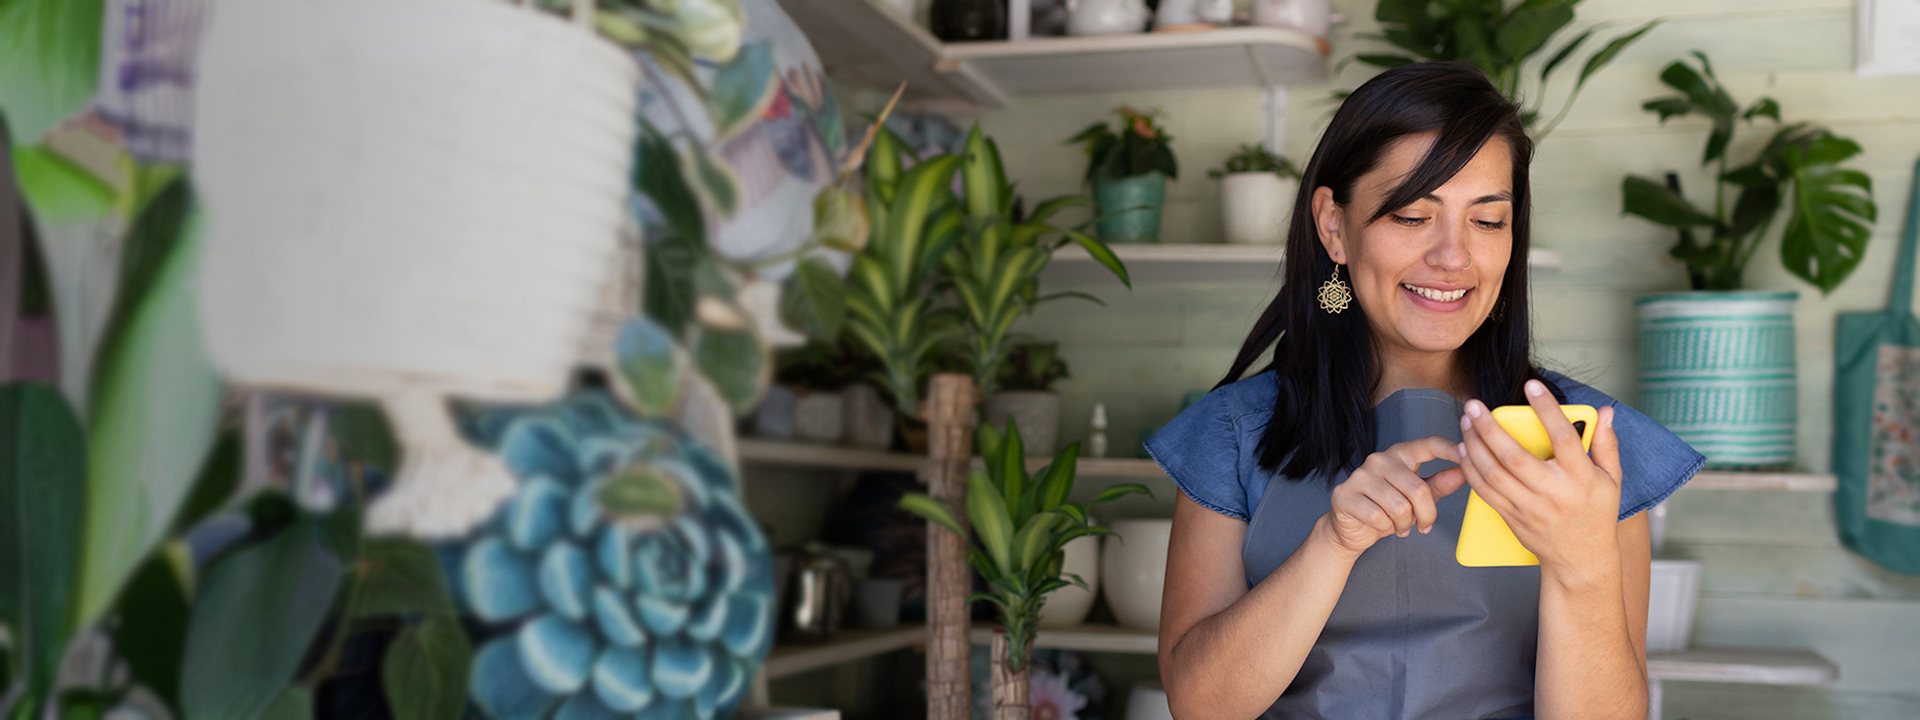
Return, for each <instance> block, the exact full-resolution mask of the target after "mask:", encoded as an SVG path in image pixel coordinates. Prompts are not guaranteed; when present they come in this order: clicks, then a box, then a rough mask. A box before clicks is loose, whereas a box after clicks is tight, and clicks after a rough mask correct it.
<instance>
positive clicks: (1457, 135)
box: [1215, 62, 1561, 484]
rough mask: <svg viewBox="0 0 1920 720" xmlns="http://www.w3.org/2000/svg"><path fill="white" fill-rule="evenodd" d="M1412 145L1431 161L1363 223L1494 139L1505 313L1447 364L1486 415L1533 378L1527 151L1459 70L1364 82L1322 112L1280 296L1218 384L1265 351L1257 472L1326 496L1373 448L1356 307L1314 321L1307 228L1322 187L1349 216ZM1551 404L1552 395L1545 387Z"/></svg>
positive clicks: (1374, 369)
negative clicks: (1270, 392)
mask: <svg viewBox="0 0 1920 720" xmlns="http://www.w3.org/2000/svg"><path fill="white" fill-rule="evenodd" d="M1425 132H1437V133H1438V138H1437V139H1435V141H1434V143H1433V148H1432V149H1431V150H1428V151H1427V155H1426V157H1424V158H1422V159H1421V160H1420V164H1419V165H1418V166H1417V167H1415V168H1414V170H1413V172H1411V173H1409V174H1408V175H1407V176H1406V179H1405V180H1403V181H1401V183H1400V186H1399V187H1397V188H1394V190H1393V191H1392V192H1391V193H1389V194H1388V196H1387V199H1386V202H1384V203H1382V204H1381V205H1380V207H1379V208H1378V209H1377V210H1375V211H1374V212H1373V214H1372V216H1371V217H1369V218H1368V219H1367V223H1369V224H1370V223H1373V222H1375V221H1377V220H1379V219H1381V218H1382V217H1385V216H1386V215H1387V213H1390V212H1393V211H1395V210H1398V209H1400V208H1403V207H1406V206H1407V205H1410V204H1412V203H1413V202H1415V201H1417V200H1419V199H1420V198H1421V197H1422V196H1425V195H1427V194H1429V193H1431V192H1433V191H1434V190H1436V189H1438V188H1439V187H1440V186H1441V185H1445V184H1446V183H1447V181H1448V180H1451V179H1452V178H1453V176H1454V174H1455V173H1458V172H1460V169H1461V168H1463V167H1465V166H1466V165H1467V163H1468V162H1469V161H1471V160H1472V159H1473V156H1474V155H1476V154H1478V153H1479V151H1480V148H1481V147H1482V146H1483V145H1485V144H1486V143H1487V141H1489V140H1491V139H1493V138H1494V137H1500V138H1503V139H1505V140H1506V142H1507V147H1508V148H1509V149H1510V150H1511V151H1512V153H1513V219H1512V222H1513V225H1512V228H1513V256H1512V258H1511V259H1510V260H1509V261H1508V263H1507V274H1506V279H1505V281H1504V282H1503V283H1502V284H1501V289H1500V294H1501V296H1500V298H1499V299H1497V300H1495V307H1499V306H1500V304H1501V303H1504V304H1505V311H1504V318H1503V319H1501V320H1493V319H1488V320H1487V322H1485V323H1482V324H1481V326H1480V328H1479V329H1478V330H1475V331H1474V333H1473V335H1472V337H1469V338H1467V341H1466V343H1465V344H1464V345H1462V346H1461V348H1460V352H1461V361H1462V365H1463V366H1464V367H1465V368H1466V371H1467V373H1468V377H1469V383H1470V387H1471V389H1472V392H1473V394H1474V396H1475V397H1477V398H1480V399H1481V400H1483V401H1485V402H1486V403H1487V404H1488V405H1504V404H1510V403H1522V402H1526V397H1525V394H1524V385H1525V383H1526V381H1527V379H1529V378H1537V377H1539V371H1538V370H1537V369H1536V368H1535V367H1534V366H1533V363H1532V358H1531V356H1530V349H1529V346H1528V339H1527V335H1528V324H1527V241H1528V228H1529V224H1530V223H1529V221H1530V220H1531V217H1530V216H1531V209H1532V207H1531V206H1532V193H1531V191H1530V188H1529V181H1528V174H1527V166H1528V164H1529V163H1530V162H1532V159H1533V141H1532V140H1531V139H1529V138H1528V137H1527V131H1526V126H1525V124H1524V123H1522V122H1521V120H1520V108H1519V106H1517V105H1515V104H1514V103H1513V102H1512V101H1510V100H1508V99H1507V98H1506V97H1505V96H1502V95H1501V94H1500V92H1499V91H1498V90H1495V89H1494V87H1493V84H1492V83H1490V82H1488V81H1487V77H1486V75H1484V74H1482V73H1481V72H1480V70H1479V69H1477V68H1475V67H1473V66H1471V65H1467V64H1465V63H1456V62H1421V63H1413V64H1410V65H1403V66H1400V67H1397V68H1394V69H1391V70H1388V71H1386V72H1384V73H1381V74H1380V75H1379V76H1377V77H1375V78H1373V79H1372V80H1368V81H1367V82H1366V84H1364V85H1361V86H1360V88H1359V89H1357V90H1354V91H1353V94H1351V95H1348V96H1347V99H1346V101H1345V102H1343V103H1341V105H1340V110H1339V111H1338V112H1336V113H1334V116H1333V121H1332V122H1331V123H1329V124H1328V126H1327V131H1326V134H1325V135H1323V136H1322V137H1321V138H1320V146H1319V147H1318V148H1315V149H1314V151H1313V159H1312V160H1310V161H1308V162H1307V167H1306V170H1305V172H1304V173H1303V176H1302V178H1301V180H1300V191H1299V193H1298V195H1297V197H1296V198H1295V199H1294V204H1293V207H1294V211H1293V221H1292V223H1291V224H1290V225H1289V226H1288V228H1287V248H1286V252H1287V254H1286V258H1287V259H1286V263H1285V267H1284V269H1283V271H1282V273H1283V275H1282V280H1281V285H1280V294H1279V295H1278V296H1277V297H1275V298H1274V299H1273V302H1272V303H1271V304H1269V305H1268V306H1267V309H1266V312H1264V313H1261V315H1260V320H1259V322H1257V323H1255V324H1254V326H1253V332H1251V333H1249V334H1248V335H1247V340H1246V342H1245V343H1244V344H1242V345H1241V346H1240V353H1239V355H1237V356H1236V357H1235V358H1234V360H1233V369H1231V370H1229V371H1227V376H1226V377H1225V378H1224V379H1222V380H1221V381H1220V383H1219V385H1225V384H1227V383H1230V382H1233V381H1235V380H1238V379H1239V378H1240V377H1241V375H1242V374H1243V373H1245V372H1246V370H1247V368H1248V367H1250V366H1251V365H1253V363H1254V361H1256V360H1258V359H1259V358H1260V357H1261V356H1262V355H1265V354H1266V352H1267V349H1268V348H1273V351H1274V353H1273V361H1272V363H1271V364H1270V365H1269V367H1270V368H1273V369H1275V370H1277V372H1276V373H1275V375H1276V376H1277V378H1276V379H1277V382H1278V384H1279V390H1280V393H1279V398H1278V400H1277V402H1275V403H1274V407H1273V418H1272V420H1271V421H1270V422H1269V423H1268V424H1267V430H1266V432H1265V433H1264V434H1263V435H1262V436H1261V438H1260V446H1259V448H1258V453H1259V459H1260V460H1259V462H1260V466H1261V467H1263V468H1266V469H1268V470H1278V471H1279V472H1281V473H1283V474H1285V475H1287V476H1288V477H1292V478H1294V479H1305V478H1306V477H1308V476H1309V475H1310V474H1312V473H1314V472H1319V473H1321V474H1322V475H1323V476H1324V477H1325V478H1326V480H1327V482H1328V483H1329V484H1331V483H1332V482H1333V478H1334V475H1335V473H1337V472H1338V471H1339V470H1340V469H1342V468H1345V467H1348V466H1349V465H1351V464H1352V463H1354V462H1356V461H1357V460H1358V459H1359V458H1361V457H1363V456H1364V455H1365V454H1366V453H1368V452H1371V451H1372V449H1373V441H1374V437H1373V433H1374V427H1373V414H1372V412H1371V408H1372V404H1373V403H1372V397H1373V393H1374V391H1375V390H1376V389H1377V387H1378V383H1379V381H1380V364H1379V357H1378V355H1377V354H1376V351H1375V348H1374V346H1373V333H1372V331H1371V330H1370V329H1369V326H1368V324H1367V313H1366V310H1365V308H1362V307H1360V305H1359V304H1358V303H1355V304H1353V305H1352V306H1350V307H1348V308H1347V311H1346V312H1343V313H1340V314H1337V315H1336V314H1331V313H1328V312H1326V311H1324V310H1322V309H1320V305H1319V301H1318V293H1319V287H1320V284H1321V283H1323V282H1325V281H1326V279H1327V278H1329V277H1332V276H1333V273H1334V262H1333V259H1332V258H1331V257H1328V256H1327V250H1326V248H1325V246H1323V245H1321V243H1320V236H1319V232H1318V231H1317V230H1316V227H1315V223H1314V219H1313V192H1314V190H1315V189H1316V188H1321V187H1326V188H1330V189H1332V190H1333V200H1334V202H1336V203H1339V204H1341V205H1347V204H1349V203H1351V202H1352V201H1353V200H1354V197H1353V190H1354V185H1355V184H1356V182H1357V181H1358V180H1359V179H1360V176H1362V175H1365V174H1367V173H1368V172H1370V171H1372V170H1373V169H1374V167H1375V166H1377V165H1378V164H1379V163H1380V159H1381V157H1382V156H1384V155H1385V154H1386V152H1387V150H1388V148H1389V147H1390V146H1392V144H1393V142H1394V141H1395V140H1398V139H1400V138H1402V137H1405V136H1407V135H1412V134H1416V133H1425ZM1219 385H1216V386H1215V387H1219ZM1547 387H1549V388H1553V384H1552V383H1547ZM1554 394H1555V395H1556V396H1558V395H1561V393H1560V391H1559V389H1558V388H1554Z"/></svg>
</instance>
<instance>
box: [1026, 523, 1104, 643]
mask: <svg viewBox="0 0 1920 720" xmlns="http://www.w3.org/2000/svg"><path fill="white" fill-rule="evenodd" d="M1061 551H1062V552H1064V553H1066V557H1065V558H1064V560H1063V561H1062V562H1061V564H1060V573H1061V575H1062V576H1066V575H1079V576H1080V579H1081V580H1084V581H1086V583H1087V586H1086V587H1084V588H1083V587H1080V586H1078V585H1068V586H1066V587H1063V588H1060V589H1059V590H1055V591H1053V592H1050V593H1047V602H1046V604H1044V605H1041V606H1040V627H1068V626H1072V625H1079V624H1080V623H1082V622H1085V621H1086V619H1087V613H1088V612H1091V611H1092V610H1093V598H1094V594H1095V593H1096V592H1099V590H1100V542H1099V541H1098V540H1095V539H1094V537H1093V536H1092V535H1086V536H1082V537H1077V538H1074V539H1073V540H1070V541H1068V542H1067V545H1066V547H1064V548H1061ZM1062 579H1065V578H1064V577H1063V578H1062Z"/></svg>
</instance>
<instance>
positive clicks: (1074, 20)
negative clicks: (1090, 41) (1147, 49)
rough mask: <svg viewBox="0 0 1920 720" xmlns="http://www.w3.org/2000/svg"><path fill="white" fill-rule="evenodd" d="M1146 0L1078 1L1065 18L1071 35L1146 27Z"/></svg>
mask: <svg viewBox="0 0 1920 720" xmlns="http://www.w3.org/2000/svg"><path fill="white" fill-rule="evenodd" d="M1148 12H1149V11H1148V10H1147V3H1146V0H1079V6H1078V7H1075V8H1074V9H1073V15H1072V17H1069V18H1068V19H1067V33H1068V34H1070V35H1122V34H1126V33H1137V32H1140V31H1142V30H1145V29H1146V28H1147V19H1148V18H1149V17H1150V15H1149V14H1148Z"/></svg>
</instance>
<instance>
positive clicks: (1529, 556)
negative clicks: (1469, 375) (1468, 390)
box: [1453, 405, 1600, 567]
mask: <svg viewBox="0 0 1920 720" xmlns="http://www.w3.org/2000/svg"><path fill="white" fill-rule="evenodd" d="M1560 411H1561V412H1563V413H1565V414H1566V416H1567V420H1569V421H1572V422H1574V423H1576V424H1578V423H1585V425H1576V427H1580V447H1581V448H1583V449H1587V450H1591V449H1593V428H1594V426H1595V425H1598V424H1600V411H1598V410H1595V409H1593V406H1592V405H1561V406H1560ZM1493 419H1494V421H1496V422H1498V423H1500V427H1503V428H1506V430H1507V433H1508V434H1509V435H1512V436H1513V439H1515V440H1518V441H1519V442H1520V447H1523V448H1526V449H1527V452H1530V453H1533V456H1534V457H1537V458H1540V459H1542V460H1546V459H1550V458H1552V457H1553V441H1552V439H1550V438H1548V437H1547V426H1545V425H1542V424H1540V416H1539V415H1538V414H1535V413H1534V411H1533V406H1531V405H1507V406H1504V407H1497V408H1494V409H1493ZM1453 557H1454V559H1455V560H1458V561H1460V564H1461V565H1465V566H1467V567H1513V566H1519V565H1539V564H1540V558H1538V557H1535V556H1534V554H1533V552H1532V551H1529V550H1527V548H1526V546H1525V545H1521V544H1520V539H1519V538H1517V537H1514V535H1513V528H1511V527H1508V526H1507V520H1506V518H1503V517H1500V513H1499V512H1498V511H1496V510H1494V509H1493V506H1492V505H1488V504H1487V501H1485V500H1481V499H1480V495H1479V494H1478V493H1472V492H1469V493H1468V495H1467V514H1466V516H1465V517H1463V518H1461V520H1460V544H1459V545H1457V546H1455V547H1454V551H1453Z"/></svg>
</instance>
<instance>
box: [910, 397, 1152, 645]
mask: <svg viewBox="0 0 1920 720" xmlns="http://www.w3.org/2000/svg"><path fill="white" fill-rule="evenodd" d="M977 439H978V441H979V444H980V456H981V459H982V461H983V462H984V464H985V466H986V469H985V470H974V471H973V472H971V473H968V474H967V507H966V511H967V515H966V516H967V520H968V522H970V523H971V524H972V526H973V536H972V542H971V544H970V547H969V548H968V550H967V564H969V565H971V566H973V569H974V570H975V571H977V572H979V573H980V574H981V575H982V576H984V577H985V578H986V579H987V584H988V586H989V589H988V590H987V592H984V593H976V594H975V595H973V596H972V597H971V598H969V601H970V602H971V601H981V600H984V601H986V602H990V603H993V605H994V607H995V609H997V610H998V611H999V613H1000V621H1001V624H1002V625H1003V626H1004V627H1005V628H1006V631H1007V638H1008V657H1007V658H1005V660H1006V662H1007V663H1008V666H1009V667H1010V668H1011V669H1012V670H1013V671H1014V672H1019V671H1021V670H1023V669H1024V668H1025V667H1026V664H1027V652H1028V649H1029V648H1030V647H1031V645H1032V642H1033V636H1034V629H1035V623H1037V622H1038V621H1039V618H1040V607H1041V605H1042V604H1044V603H1045V602H1046V596H1047V593H1050V592H1053V591H1055V590H1059V589H1060V588H1064V587H1067V586H1068V585H1077V586H1080V587H1086V582H1085V581H1083V580H1081V579H1080V577H1079V576H1077V575H1067V576H1065V577H1064V578H1063V577H1062V576H1061V566H1062V564H1063V563H1064V562H1065V559H1066V554H1065V552H1064V551H1063V550H1062V548H1064V547H1066V544H1067V543H1068V542H1071V541H1072V540H1074V539H1075V538H1079V537H1082V536H1086V535H1111V534H1113V532H1112V531H1111V530H1108V529H1107V528H1106V527H1104V526H1100V525H1095V524H1093V522H1092V521H1091V520H1089V519H1088V517H1087V511H1088V510H1089V509H1091V508H1092V507H1093V506H1096V505H1100V504H1103V503H1107V502H1111V501H1114V500H1118V499H1120V498H1122V497H1126V496H1128V495H1134V494H1145V495H1148V496H1151V495H1152V494H1153V491H1152V490H1149V489H1148V488H1147V486H1145V485H1141V484H1138V483H1126V484H1120V485H1114V486H1112V487H1109V488H1107V489H1105V490H1102V491H1101V492H1100V494H1099V495H1098V496H1096V497H1094V499H1093V501H1092V502H1090V503H1087V504H1085V505H1082V504H1080V503H1075V502H1069V501H1068V500H1067V498H1068V496H1070V495H1072V494H1073V482H1074V474H1075V469H1076V468H1075V463H1076V462H1078V460H1079V457H1080V443H1073V444H1071V445H1068V446H1066V447H1065V448H1061V450H1060V452H1059V453H1057V454H1055V455H1054V457H1053V462H1052V463H1051V464H1049V465H1047V466H1046V467H1043V468H1041V469H1040V470H1038V471H1036V472H1034V473H1033V474H1031V475H1029V474H1028V473H1027V465H1026V451H1025V448H1023V447H1022V446H1021V442H1020V428H1019V426H1018V425H1017V424H1016V423H1014V422H1013V421H1012V420H1008V421H1007V429H1006V431H1005V432H1004V433H1003V432H1001V431H1000V429H999V428H995V427H993V426H991V425H984V424H983V425H981V426H980V429H979V432H978V438H977ZM900 507H902V508H904V509H906V510H907V511H908V512H911V513H913V514H915V515H918V516H920V517H922V518H925V519H927V520H928V521H930V522H932V523H933V524H935V525H939V526H940V527H942V528H945V529H946V530H947V531H949V532H953V533H957V534H959V535H961V536H963V537H965V536H966V535H967V532H966V531H965V530H964V529H962V528H961V526H960V522H959V520H958V518H957V517H956V516H955V515H954V514H953V509H952V508H949V507H948V506H947V504H946V503H945V502H943V501H941V500H939V499H937V498H934V497H931V496H928V495H924V494H921V493H908V494H907V496H906V497H904V498H902V499H901V500H900Z"/></svg>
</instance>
